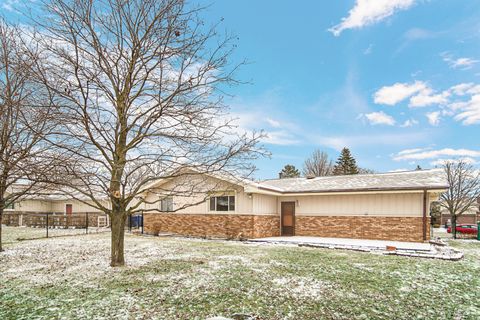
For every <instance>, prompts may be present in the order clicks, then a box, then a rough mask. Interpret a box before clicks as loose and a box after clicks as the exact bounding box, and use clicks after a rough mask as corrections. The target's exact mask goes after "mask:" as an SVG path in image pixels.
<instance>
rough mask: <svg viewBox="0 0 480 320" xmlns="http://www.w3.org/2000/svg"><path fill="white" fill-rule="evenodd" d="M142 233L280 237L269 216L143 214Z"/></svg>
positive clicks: (274, 218)
mask: <svg viewBox="0 0 480 320" xmlns="http://www.w3.org/2000/svg"><path fill="white" fill-rule="evenodd" d="M144 231H145V233H148V234H157V233H159V232H169V233H176V234H180V235H190V236H197V237H220V238H232V239H238V238H262V237H274V236H279V235H280V218H279V217H278V216H273V215H268V216H267V215H240V214H239V215H233V214H164V213H149V214H144Z"/></svg>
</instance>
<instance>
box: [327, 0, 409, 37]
mask: <svg viewBox="0 0 480 320" xmlns="http://www.w3.org/2000/svg"><path fill="white" fill-rule="evenodd" d="M414 3H415V0H356V2H355V6H354V7H353V8H352V9H351V10H350V11H349V12H348V17H346V18H342V22H341V23H339V24H337V25H336V26H334V27H332V28H330V29H328V31H330V32H331V33H333V34H334V35H335V36H339V35H340V34H341V33H342V31H343V30H347V29H358V28H362V27H364V26H366V25H370V24H374V23H376V22H379V21H381V20H383V19H385V18H387V17H389V16H391V15H393V14H394V13H395V12H396V11H399V10H405V9H408V8H410V7H411V6H412V5H413V4H414Z"/></svg>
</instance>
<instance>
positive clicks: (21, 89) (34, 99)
mask: <svg viewBox="0 0 480 320" xmlns="http://www.w3.org/2000/svg"><path fill="white" fill-rule="evenodd" d="M33 49H34V46H30V45H29V44H28V43H26V42H25V41H24V40H23V39H22V33H21V30H20V29H19V28H18V27H15V26H12V25H9V24H7V23H6V22H5V21H4V20H0V221H1V220H2V217H3V213H4V210H5V208H8V207H12V206H13V205H14V203H15V202H16V201H18V200H20V199H22V198H24V197H26V196H29V195H32V194H34V193H36V192H39V188H40V185H39V184H38V183H36V181H35V177H36V174H42V175H43V174H44V171H45V170H48V169H49V167H50V166H47V165H46V163H45V161H43V160H42V159H44V158H43V156H42V155H43V154H44V153H45V152H46V150H47V146H46V144H45V142H44V140H43V137H44V136H45V135H48V133H49V132H51V130H52V128H53V122H52V120H53V119H54V118H55V117H54V115H53V111H54V110H53V109H52V108H51V107H49V104H48V103H46V102H48V101H49V99H48V96H45V95H42V94H43V93H44V92H43V91H42V90H41V88H40V87H39V85H38V84H37V83H36V82H35V81H34V78H32V70H33V68H34V67H35V66H36V65H37V62H38V52H36V51H35V50H33ZM1 235H2V233H1V223H0V251H2V241H1Z"/></svg>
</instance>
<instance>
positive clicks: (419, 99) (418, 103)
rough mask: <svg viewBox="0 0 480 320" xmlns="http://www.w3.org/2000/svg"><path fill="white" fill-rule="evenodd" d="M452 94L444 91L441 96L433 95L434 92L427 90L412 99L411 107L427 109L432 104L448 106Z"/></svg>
mask: <svg viewBox="0 0 480 320" xmlns="http://www.w3.org/2000/svg"><path fill="white" fill-rule="evenodd" d="M449 96H450V93H449V92H448V91H444V92H442V93H439V94H433V90H432V89H430V88H426V89H423V90H421V91H420V92H419V93H418V94H416V95H414V96H413V97H411V98H410V103H409V106H410V107H426V106H430V105H432V104H446V103H447V102H448V97H449Z"/></svg>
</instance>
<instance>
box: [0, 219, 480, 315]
mask: <svg viewBox="0 0 480 320" xmlns="http://www.w3.org/2000/svg"><path fill="white" fill-rule="evenodd" d="M16 230H17V229H16V228H5V230H4V231H5V233H15V232H16ZM451 244H452V245H453V246H455V247H457V248H461V249H462V250H464V251H465V258H464V259H463V260H462V261H460V262H449V261H441V260H427V259H415V258H405V257H398V256H397V257H396V256H381V255H375V254H369V253H359V252H354V251H340V250H330V249H314V248H300V247H295V246H280V245H266V244H258V245H257V244H255V245H253V244H243V243H239V242H227V241H203V240H194V239H174V238H159V237H142V236H133V235H127V236H126V259H127V263H128V265H127V266H126V267H123V268H115V269H113V268H110V267H109V266H108V262H109V261H108V257H109V234H106V233H101V234H92V235H82V236H75V237H62V238H52V239H39V240H30V241H22V242H16V243H11V244H9V245H7V248H6V251H5V252H3V253H0V275H1V281H0V319H206V318H208V317H212V316H224V317H229V316H232V315H233V314H235V313H244V314H250V315H254V316H255V317H256V319H479V318H480V242H476V241H455V242H453V241H451Z"/></svg>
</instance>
